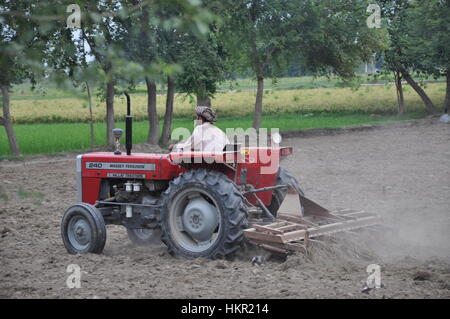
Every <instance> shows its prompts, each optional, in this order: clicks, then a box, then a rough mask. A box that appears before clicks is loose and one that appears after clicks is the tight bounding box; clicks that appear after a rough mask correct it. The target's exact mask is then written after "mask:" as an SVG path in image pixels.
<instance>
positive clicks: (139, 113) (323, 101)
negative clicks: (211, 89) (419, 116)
mask: <svg viewBox="0 0 450 319" xmlns="http://www.w3.org/2000/svg"><path fill="white" fill-rule="evenodd" d="M425 90H426V91H427V93H428V94H429V96H430V98H431V99H432V100H433V101H435V103H436V105H442V103H443V100H444V95H445V84H444V83H430V84H427V85H426V88H425ZM405 102H406V105H407V109H408V111H409V112H422V111H423V110H424V106H423V103H422V101H421V99H420V98H419V96H418V95H417V94H416V93H415V92H414V91H413V90H412V89H411V88H410V87H409V86H405ZM212 103H213V107H214V109H215V110H216V111H217V113H218V115H219V117H233V116H246V115H251V114H252V112H253V106H254V103H255V92H253V91H242V92H237V91H232V92H225V93H218V94H216V96H215V98H214V99H213V101H212ZM263 103H264V114H265V115H273V114H280V113H302V114H306V113H311V112H313V113H317V112H329V113H341V112H354V113H363V114H372V113H377V114H394V113H395V112H396V109H397V97H396V92H395V87H394V86H393V85H385V86H361V87H359V88H358V89H354V88H320V89H296V90H265V93H264V101H263ZM93 104H94V109H93V113H94V121H95V122H103V121H104V118H105V103H104V102H102V101H101V100H100V99H98V98H95V99H94V103H93ZM132 105H133V116H134V118H135V120H137V121H144V120H146V119H147V96H146V95H144V94H133V96H132ZM194 106H195V101H193V100H191V99H190V98H189V97H187V96H186V95H183V94H178V95H177V96H176V100H175V105H174V117H176V118H189V119H190V118H192V116H193V109H194ZM164 108H165V96H164V95H158V98H157V109H158V115H159V116H160V117H161V118H162V117H163V115H164ZM125 109H126V102H125V99H124V98H123V97H116V99H115V116H116V119H117V120H119V121H120V120H123V119H124V117H125V112H126V111H125ZM11 114H12V117H13V121H14V123H15V124H34V123H83V122H88V120H89V109H88V108H87V101H86V100H83V99H80V98H78V97H65V96H63V97H51V98H39V99H29V98H27V99H23V98H22V99H16V98H15V96H13V99H12V100H11Z"/></svg>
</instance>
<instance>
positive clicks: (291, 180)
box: [267, 167, 304, 217]
mask: <svg viewBox="0 0 450 319" xmlns="http://www.w3.org/2000/svg"><path fill="white" fill-rule="evenodd" d="M286 184H291V185H292V186H293V187H294V188H296V189H297V191H298V192H299V193H300V194H301V195H304V193H303V191H302V189H301V188H300V183H299V182H298V180H297V179H296V178H295V177H294V176H292V175H291V174H290V173H289V172H288V171H287V170H286V169H284V168H282V167H280V168H279V169H278V176H277V181H276V185H286ZM286 194H287V189H284V188H281V189H275V190H274V191H273V192H272V201H271V202H270V205H269V206H267V209H268V210H269V211H270V213H271V214H272V215H273V216H275V217H276V216H277V213H278V209H279V208H280V206H281V204H282V203H283V200H284V198H285V197H286Z"/></svg>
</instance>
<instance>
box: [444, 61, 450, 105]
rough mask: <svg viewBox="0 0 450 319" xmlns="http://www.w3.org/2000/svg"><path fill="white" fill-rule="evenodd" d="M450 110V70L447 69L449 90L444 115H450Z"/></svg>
mask: <svg viewBox="0 0 450 319" xmlns="http://www.w3.org/2000/svg"><path fill="white" fill-rule="evenodd" d="M449 108H450V69H447V90H446V93H445V101H444V113H445V114H448V109H449Z"/></svg>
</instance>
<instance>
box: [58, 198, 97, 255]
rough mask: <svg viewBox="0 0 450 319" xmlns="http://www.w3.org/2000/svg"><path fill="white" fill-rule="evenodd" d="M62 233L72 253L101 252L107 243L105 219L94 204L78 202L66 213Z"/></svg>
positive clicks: (65, 243) (68, 249)
mask: <svg viewBox="0 0 450 319" xmlns="http://www.w3.org/2000/svg"><path fill="white" fill-rule="evenodd" d="M61 235H62V239H63V242H64V246H66V249H67V251H68V252H69V253H70V254H86V253H94V254H100V253H102V251H103V248H104V247H105V243H106V226H105V221H104V219H103V216H102V214H101V213H100V211H99V210H98V209H97V208H95V207H94V206H92V205H89V204H85V203H82V204H77V205H74V206H72V207H70V208H69V209H68V210H67V211H66V213H65V214H64V217H63V219H62V223H61Z"/></svg>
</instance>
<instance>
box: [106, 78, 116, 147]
mask: <svg viewBox="0 0 450 319" xmlns="http://www.w3.org/2000/svg"><path fill="white" fill-rule="evenodd" d="M113 129H114V81H113V80H108V82H107V83H106V138H107V139H106V141H107V143H108V145H109V146H113V147H114V136H113V134H112V130H113Z"/></svg>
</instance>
